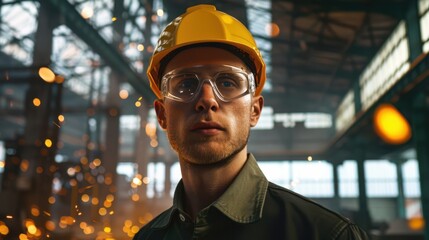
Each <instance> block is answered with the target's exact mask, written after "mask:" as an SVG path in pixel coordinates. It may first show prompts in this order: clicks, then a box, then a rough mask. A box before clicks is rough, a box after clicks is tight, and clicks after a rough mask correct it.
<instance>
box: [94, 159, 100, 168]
mask: <svg viewBox="0 0 429 240" xmlns="http://www.w3.org/2000/svg"><path fill="white" fill-rule="evenodd" d="M92 163H93V164H94V165H95V166H96V167H98V166H100V165H101V160H100V159H99V158H96V159H94V161H92Z"/></svg>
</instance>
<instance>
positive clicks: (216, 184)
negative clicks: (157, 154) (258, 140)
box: [180, 148, 247, 219]
mask: <svg viewBox="0 0 429 240" xmlns="http://www.w3.org/2000/svg"><path fill="white" fill-rule="evenodd" d="M246 159H247V150H246V148H244V149H243V150H242V151H240V152H239V153H237V154H236V155H235V156H234V157H233V158H232V159H230V160H229V161H227V162H225V164H213V165H203V166H201V165H195V164H191V163H189V162H187V161H185V160H180V165H181V171H182V180H183V185H184V188H185V198H184V199H183V200H184V203H185V206H184V207H185V210H186V212H187V213H188V214H189V215H190V216H191V217H192V218H193V219H195V218H196V216H197V214H198V212H200V211H201V210H202V209H204V208H205V207H207V206H209V205H210V204H212V203H213V202H214V201H215V200H216V199H218V198H219V197H220V196H221V195H222V194H223V193H224V192H225V190H226V189H227V188H228V187H229V185H230V184H231V183H232V181H233V180H234V178H235V177H236V176H237V175H238V173H239V172H240V170H241V168H242V167H243V165H244V163H245V162H246Z"/></svg>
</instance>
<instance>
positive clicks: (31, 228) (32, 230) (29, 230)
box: [27, 225, 37, 235]
mask: <svg viewBox="0 0 429 240" xmlns="http://www.w3.org/2000/svg"><path fill="white" fill-rule="evenodd" d="M27 231H28V233H30V234H33V235H34V234H36V232H37V227H36V226H34V225H30V226H28V227H27Z"/></svg>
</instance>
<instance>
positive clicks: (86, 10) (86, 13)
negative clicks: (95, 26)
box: [80, 7, 94, 19]
mask: <svg viewBox="0 0 429 240" xmlns="http://www.w3.org/2000/svg"><path fill="white" fill-rule="evenodd" d="M80 15H81V16H82V17H83V18H84V19H89V18H91V17H92V16H93V15H94V10H93V9H92V8H90V7H84V8H83V9H82V11H81V12H80Z"/></svg>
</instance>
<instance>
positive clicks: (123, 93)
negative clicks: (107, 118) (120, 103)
mask: <svg viewBox="0 0 429 240" xmlns="http://www.w3.org/2000/svg"><path fill="white" fill-rule="evenodd" d="M128 95H129V94H128V91H127V90H125V89H122V90H121V91H119V97H120V98H121V99H127V98H128Z"/></svg>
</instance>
